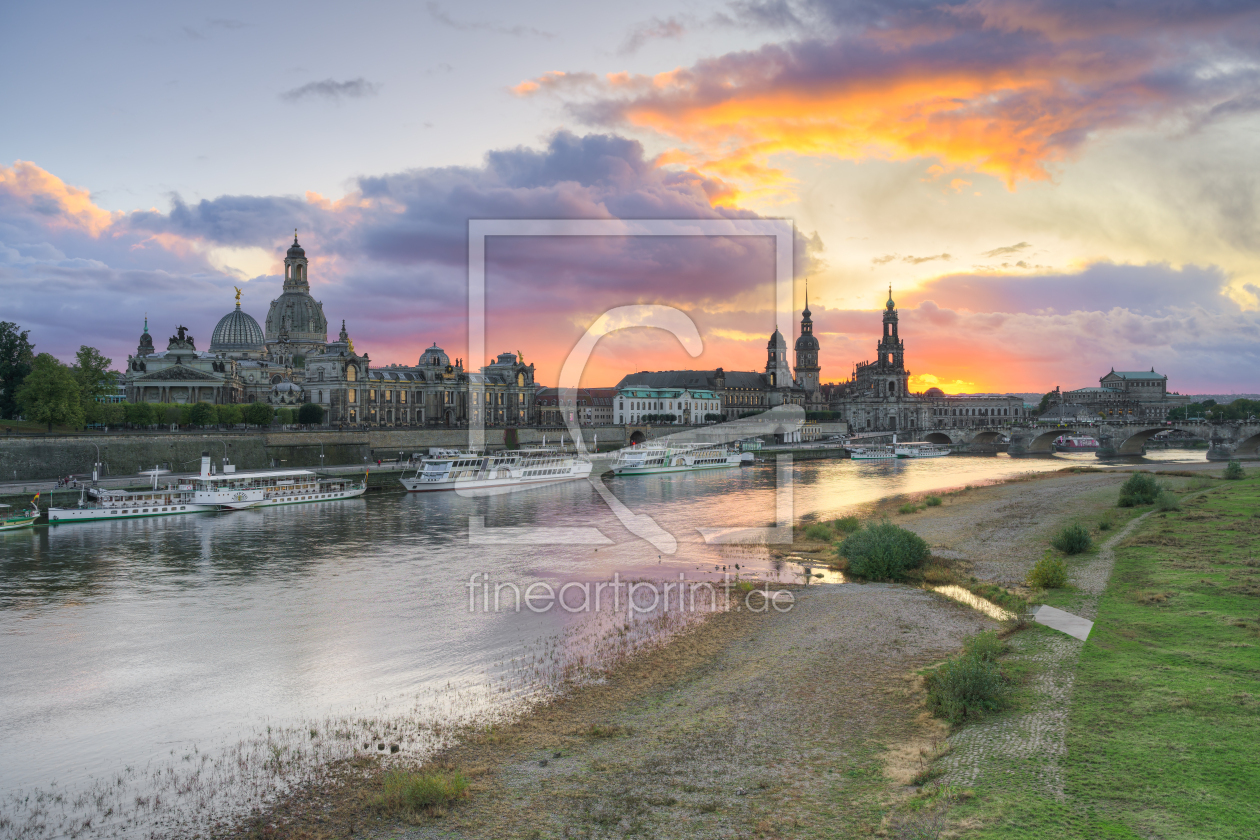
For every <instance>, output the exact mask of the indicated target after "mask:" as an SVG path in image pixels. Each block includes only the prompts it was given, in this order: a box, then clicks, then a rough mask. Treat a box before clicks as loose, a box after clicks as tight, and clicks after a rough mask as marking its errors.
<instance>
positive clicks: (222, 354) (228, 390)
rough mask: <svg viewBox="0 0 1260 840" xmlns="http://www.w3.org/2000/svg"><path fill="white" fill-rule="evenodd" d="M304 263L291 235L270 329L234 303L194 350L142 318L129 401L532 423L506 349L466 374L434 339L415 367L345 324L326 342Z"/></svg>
mask: <svg viewBox="0 0 1260 840" xmlns="http://www.w3.org/2000/svg"><path fill="white" fill-rule="evenodd" d="M308 270H309V263H308V260H307V256H306V251H305V249H303V248H302V246H301V245H300V244H299V243H298V238H297V235H296V234H294V237H293V244H292V245H291V246H289V249H288V251H287V253H286V254H285V259H284V282H283V286H282V289H281V293H280V296H279V297H278V298H276V299H275V300H273V301H272V302H271V306H270V307H269V308H268V311H267V319H266V328H265V329H264V328H263V327H260V326H259V324H258V322H257V321H255V320H254V319H253V317H251V316H250V315H249V314H248V313H247V312H245V311H243V310H242V309H241V291H240V289H237V291H236V307H235V309H233V310H232V311H230V312H228V313H227V314H226V315H224V316H223V317H222V318H221V319H219V322H218V324H217V325H216V326H215V328H214V333H213V335H212V337H211V340H210V345H209V349H208V350H197V348H196V344H195V341H194V339H193V337H192V336H191V335H189V334H188V331H187V328H186V327H183V326H181V327H179V329H178V330H177V331H176V335H174V336H172V337H171V339H170V341H169V342H168V344H167V349H166V351H165V352H159V351H158V350H157V348H156V347H155V346H154V343H153V337H152V336H151V335H150V334H149V322H148V319H147V318H146V319H145V324H144V332H143V333H142V334H141V336H140V341H139V344H138V345H137V347H136V353H135V355H134V356H129V357H128V359H127V371H126V373H125V374H124V389H125V392H126V397H127V400H128V401H130V402H174V403H191V402H209V403H250V402H266V403H270V404H272V405H276V406H298V405H301V404H303V403H308V402H313V403H316V404H318V405H320V406H322V407H323V408H324V409H325V411H324V422H325V423H326V424H329V425H333V426H348V425H353V426H390V427H393V426H421V425H441V426H460V425H466V424H468V423H469V422H474V423H476V422H480V423H484V424H485V425H487V426H509V425H511V426H515V425H526V424H533V423H535V422H537V408H536V406H535V399H534V392H535V390H536V387H537V386H536V384H535V382H534V366H533V365H526V364H525V362H524V359H523V357H521V356H520V355H519V354H517V353H502V354H500V355H499V356H498V358H497V359H495V360H492V361H490V362H489V363H488V364H487V365H485V366H484V367H482V368H481V369H480V370H479V371H475V372H474V371H466V370H465V369H464V364H463V360H461V359H456V360H454V362H452V361H451V359H450V358H449V357H448V356H447V354H446V352H445V351H443V350H442V348H440V347H438V346H437V344H436V343H435V344H434V345H433V346H432V347H430V348H428V349H427V350H425V352H424V353H423V354H421V356H420V359H419V361H418V363H417V364H416V365H414V366H406V365H389V366H387V367H381V368H373V367H372V365H371V359H370V358H369V357H368V354H367V353H366V352H364V353H359V352H357V351H356V350H355V347H354V342H353V341H352V340H351V339H350V336H349V334H348V332H347V331H346V322H345V321H342V322H341V332H340V334H339V335H338V337H337V340H336V341H332V342H330V341H328V319H327V318H326V317H325V315H324V306H323V304H322V303H321V302H319V301H317V300H315V299H314V297H312V295H311V287H310V276H309V273H308Z"/></svg>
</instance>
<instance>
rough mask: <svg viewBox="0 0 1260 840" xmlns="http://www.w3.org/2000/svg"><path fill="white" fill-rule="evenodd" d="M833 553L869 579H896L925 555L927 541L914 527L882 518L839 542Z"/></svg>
mask: <svg viewBox="0 0 1260 840" xmlns="http://www.w3.org/2000/svg"><path fill="white" fill-rule="evenodd" d="M836 553H837V554H839V555H840V556H841V557H844V558H846V559H847V560H848V561H849V562H848V570H849V571H850V572H851V573H852V574H855V575H857V576H859V577H864V578H869V579H871V580H897V579H899V578H901V577H904V576H905V574H906V572H908V571H910V570H911V569H917V568H919V567H920V566H922V565H923V564H924V563H925V562H927V559H928V554H929V551H928V544H927V543H926V542H924V541H923V538H922V537H920V536H919V535H918V534H916V533H914V532H913V531H907V530H906V529H905V528H899V527H897V526H896V525H894V524H892V523H891V522H888V521H887V520H884V521H882V522H870V523H867V525H866V527H865V528H863V529H861V530H860V531H855V532H854V533H852V534H850V535H849V536H848V537H846V538H845V540H844V542H842V543H840V547H839V548H838V549H836Z"/></svg>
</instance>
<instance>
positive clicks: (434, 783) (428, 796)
mask: <svg viewBox="0 0 1260 840" xmlns="http://www.w3.org/2000/svg"><path fill="white" fill-rule="evenodd" d="M467 791H468V779H466V778H464V774H463V773H460V772H458V771H448V770H440V771H437V772H434V773H408V772H406V771H403V770H391V771H390V772H388V773H386V774H385V792H384V793H383V794H381V796H380V798H379V800H378V804H379V805H381V806H383V807H384V808H386V809H388V810H390V811H403V810H410V811H419V810H421V809H422V808H433V807H436V806H438V805H446V804H447V803H450V802H453V801H455V800H456V799H459V798H460V797H461V796H463V795H464V794H465V793H467Z"/></svg>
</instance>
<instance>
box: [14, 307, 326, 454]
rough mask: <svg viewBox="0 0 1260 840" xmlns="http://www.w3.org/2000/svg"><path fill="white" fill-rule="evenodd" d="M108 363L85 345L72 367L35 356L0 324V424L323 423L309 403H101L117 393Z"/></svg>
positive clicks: (23, 334)
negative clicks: (18, 420)
mask: <svg viewBox="0 0 1260 840" xmlns="http://www.w3.org/2000/svg"><path fill="white" fill-rule="evenodd" d="M113 363H114V361H113V359H110V358H107V357H106V356H104V355H102V354H101V352H100V351H99V350H97V349H96V348H95V347H89V346H87V345H86V344H84V345H82V346H81V347H80V348H79V350H78V352H77V353H75V360H74V364H72V365H66V364H63V363H62V362H61V361H60V360H59V359H57V357H55V356H53V355H52V354H51V353H39V354H38V355H37V354H36V353H35V345H34V344H32V343H31V341H30V331H29V330H23V329H20V328H19V327H18V325H17V324H15V323H13V322H12V321H0V419H5V420H12V419H14V418H16V417H18V416H21V417H22V418H24V419H26V420H33V421H35V422H37V423H44V424H46V425H47V426H48V430H49V431H52V428H53V426H69V427H71V428H74V429H80V428H85V427H86V426H89V425H96V426H122V425H124V424H125V425H128V426H132V427H134V428H149V427H152V426H162V425H179V426H237V425H240V424H245V425H247V426H270V425H271V424H272V423H273V422H278V423H281V424H282V425H291V424H293V423H302V424H310V425H317V424H319V423H322V422H323V421H324V409H323V408H322V407H321V406H318V405H315V404H314V403H306V404H304V405H302V406H300V407H298V408H289V407H282V408H279V409H276V408H273V407H272V406H271V405H269V404H267V403H245V404H242V405H211V404H210V403H205V402H201V403H189V404H164V403H115V402H106V401H104V399H105V398H106V397H108V396H109V395H111V394H113V393H115V390H116V386H115V384H114V383H115V381H116V379H117V376H118V374H117V373H115V372H114V371H112V370H110V367H111V366H112V365H113Z"/></svg>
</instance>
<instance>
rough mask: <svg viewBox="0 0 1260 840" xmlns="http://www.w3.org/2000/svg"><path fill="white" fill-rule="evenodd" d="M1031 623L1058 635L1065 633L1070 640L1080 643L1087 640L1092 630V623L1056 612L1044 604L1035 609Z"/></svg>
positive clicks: (1085, 619) (1059, 611)
mask: <svg viewBox="0 0 1260 840" xmlns="http://www.w3.org/2000/svg"><path fill="white" fill-rule="evenodd" d="M1033 621H1035V622H1037V623H1038V624H1044V625H1046V626H1047V627H1049V628H1051V629H1053V630H1058V631H1059V632H1060V633H1067V634H1068V635H1069V636H1071V637H1072V638H1074V639H1080V640H1081V641H1082V642H1083V641H1085V640H1086V639H1088V638H1089V631H1090V630H1093V629H1094V622H1092V621H1090V620H1089V619H1088V618H1081V617H1080V616H1079V615H1072V614H1071V613H1070V612H1064V611H1063V610H1056V609H1055V608H1054V607H1048V606H1046V605H1045V604H1042V605H1041V606H1040V607H1037V609H1036V611H1035V612H1034V613H1033Z"/></svg>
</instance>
